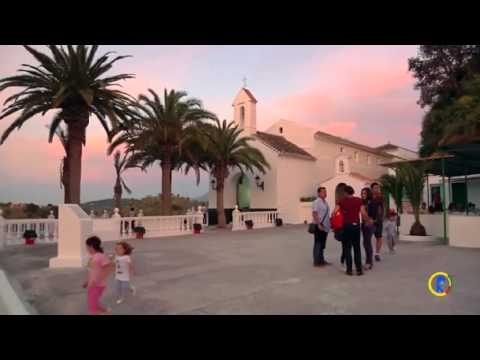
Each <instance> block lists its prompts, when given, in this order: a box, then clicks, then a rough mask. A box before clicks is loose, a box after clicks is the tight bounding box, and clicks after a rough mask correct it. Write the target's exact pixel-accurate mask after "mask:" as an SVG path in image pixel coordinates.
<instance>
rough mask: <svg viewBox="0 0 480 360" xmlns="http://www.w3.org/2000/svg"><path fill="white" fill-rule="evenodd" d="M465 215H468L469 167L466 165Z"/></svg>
mask: <svg viewBox="0 0 480 360" xmlns="http://www.w3.org/2000/svg"><path fill="white" fill-rule="evenodd" d="M465 213H466V214H467V215H468V177H467V165H465Z"/></svg>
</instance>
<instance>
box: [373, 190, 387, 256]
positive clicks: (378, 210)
mask: <svg viewBox="0 0 480 360" xmlns="http://www.w3.org/2000/svg"><path fill="white" fill-rule="evenodd" d="M370 187H371V189H372V196H373V198H372V201H371V213H370V216H371V217H372V219H373V223H374V224H375V233H374V235H375V239H376V244H375V245H376V246H375V261H380V250H382V243H383V218H384V216H385V214H384V210H383V203H384V200H383V196H382V192H381V190H380V185H379V184H378V183H376V182H374V183H373V184H372V185H371V186H370Z"/></svg>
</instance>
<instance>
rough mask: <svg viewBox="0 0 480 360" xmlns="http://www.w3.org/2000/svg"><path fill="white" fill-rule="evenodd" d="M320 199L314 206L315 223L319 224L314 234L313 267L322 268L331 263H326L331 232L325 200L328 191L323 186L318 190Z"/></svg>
mask: <svg viewBox="0 0 480 360" xmlns="http://www.w3.org/2000/svg"><path fill="white" fill-rule="evenodd" d="M317 193H318V198H317V199H316V200H315V201H314V202H313V204H312V217H313V223H314V224H317V226H316V228H315V233H314V245H313V266H318V267H322V266H325V265H329V264H330V263H329V262H327V261H325V257H324V254H323V252H324V250H325V245H326V243H327V236H328V232H329V231H330V208H329V207H328V203H327V201H326V200H325V199H326V198H327V189H325V188H324V187H323V186H322V187H319V188H318V190H317Z"/></svg>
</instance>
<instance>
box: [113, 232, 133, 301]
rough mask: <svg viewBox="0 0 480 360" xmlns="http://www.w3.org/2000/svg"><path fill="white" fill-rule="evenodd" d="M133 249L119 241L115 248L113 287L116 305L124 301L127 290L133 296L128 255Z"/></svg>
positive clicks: (131, 270) (131, 268)
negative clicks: (114, 288)
mask: <svg viewBox="0 0 480 360" xmlns="http://www.w3.org/2000/svg"><path fill="white" fill-rule="evenodd" d="M132 251H133V247H132V246H131V245H130V244H129V243H127V242H125V241H121V242H119V243H117V245H116V246H115V254H116V256H115V285H116V291H117V304H121V303H122V302H123V301H124V300H125V295H126V292H127V291H128V290H130V291H131V292H132V294H133V295H135V293H136V290H135V287H133V285H132V284H131V282H130V281H131V277H132V275H133V262H132V259H131V257H130V254H131V253H132Z"/></svg>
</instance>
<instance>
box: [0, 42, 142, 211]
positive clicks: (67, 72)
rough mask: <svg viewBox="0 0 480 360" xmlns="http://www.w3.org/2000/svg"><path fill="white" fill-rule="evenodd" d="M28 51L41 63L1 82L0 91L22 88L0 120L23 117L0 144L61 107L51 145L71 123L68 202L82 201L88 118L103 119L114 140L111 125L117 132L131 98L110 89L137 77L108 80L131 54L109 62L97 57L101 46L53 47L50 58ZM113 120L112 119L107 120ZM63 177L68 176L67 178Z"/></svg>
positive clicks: (68, 147)
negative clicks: (62, 125) (60, 128)
mask: <svg viewBox="0 0 480 360" xmlns="http://www.w3.org/2000/svg"><path fill="white" fill-rule="evenodd" d="M25 49H26V50H27V51H28V52H29V53H30V54H32V55H33V57H34V58H35V59H36V60H37V61H38V62H39V63H40V64H39V65H36V66H32V65H26V64H24V65H22V67H21V68H20V70H18V72H21V73H22V74H19V75H15V76H11V77H7V78H4V79H0V91H2V90H5V89H6V88H9V87H21V88H23V90H21V91H20V92H18V93H16V94H14V95H12V96H10V97H8V98H7V99H6V101H5V103H4V105H6V104H8V106H7V107H6V108H5V109H3V111H2V113H1V115H0V119H3V118H5V117H7V116H9V115H11V114H15V113H18V112H20V113H19V116H18V117H17V118H16V120H15V121H14V122H13V123H12V124H11V125H10V126H9V127H8V128H7V129H6V130H5V132H4V133H3V135H2V137H1V138H0V145H1V144H3V142H5V140H6V139H7V138H8V136H9V135H10V133H11V132H12V131H13V130H14V129H20V128H21V127H22V125H23V124H24V123H25V122H26V121H28V120H30V119H32V117H34V116H35V115H37V114H41V115H42V116H43V115H45V113H47V112H48V111H50V110H54V109H58V111H57V113H56V114H55V116H54V118H53V121H52V124H51V126H50V136H49V142H52V139H53V136H54V134H55V131H56V129H57V127H58V126H59V124H60V123H62V121H63V122H64V123H65V124H66V125H67V133H68V141H67V157H66V160H67V163H68V165H67V166H68V170H69V171H68V173H67V174H66V176H67V178H68V179H67V181H68V184H69V192H70V196H69V200H70V202H72V203H76V204H79V203H80V185H81V172H82V146H83V145H85V140H86V139H85V133H86V128H87V126H88V123H89V117H90V115H95V117H96V118H97V119H98V120H99V121H100V123H101V124H102V126H103V128H104V129H105V131H106V132H107V135H108V137H109V140H110V138H111V129H110V126H109V125H111V126H112V127H113V128H114V129H115V128H116V127H117V126H118V124H119V122H120V120H121V119H122V118H124V115H125V112H126V109H127V105H128V104H129V103H130V102H131V98H130V97H129V95H128V94H126V93H125V92H123V91H120V90H116V89H112V86H115V85H119V84H118V83H117V82H118V81H119V80H126V79H129V78H133V77H134V75H132V74H120V75H113V76H106V77H102V76H105V73H107V72H108V71H109V70H110V69H111V68H112V66H113V64H114V63H115V62H116V61H118V60H121V59H123V58H125V57H127V56H116V57H115V58H113V59H110V58H109V55H110V53H106V54H104V55H103V56H100V57H98V58H95V55H96V53H97V49H98V46H97V45H94V46H92V47H90V48H89V47H88V46H85V45H78V46H76V47H73V46H71V45H68V46H67V47H66V48H65V47H63V46H56V45H49V46H48V49H49V50H50V52H51V55H50V56H49V55H46V54H44V53H42V52H39V51H37V50H35V49H33V48H32V47H30V46H25ZM108 120H109V121H108ZM64 176H65V174H64Z"/></svg>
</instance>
